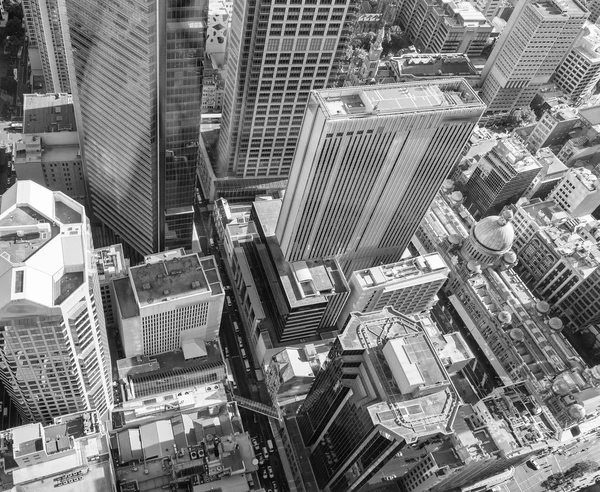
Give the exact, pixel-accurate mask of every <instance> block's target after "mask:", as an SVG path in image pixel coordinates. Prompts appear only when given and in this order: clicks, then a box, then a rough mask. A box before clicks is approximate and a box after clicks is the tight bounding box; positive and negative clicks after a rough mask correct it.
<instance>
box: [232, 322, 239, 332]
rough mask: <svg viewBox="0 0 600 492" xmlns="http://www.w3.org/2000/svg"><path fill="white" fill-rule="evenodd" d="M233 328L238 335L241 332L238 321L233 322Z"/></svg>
mask: <svg viewBox="0 0 600 492" xmlns="http://www.w3.org/2000/svg"><path fill="white" fill-rule="evenodd" d="M233 328H234V329H235V332H236V333H239V332H240V325H238V324H237V321H234V322H233Z"/></svg>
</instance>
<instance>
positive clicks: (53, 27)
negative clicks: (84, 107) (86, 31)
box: [23, 0, 71, 93]
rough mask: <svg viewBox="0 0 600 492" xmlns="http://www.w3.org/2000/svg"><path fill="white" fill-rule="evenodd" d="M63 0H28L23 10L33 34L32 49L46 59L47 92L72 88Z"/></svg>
mask: <svg viewBox="0 0 600 492" xmlns="http://www.w3.org/2000/svg"><path fill="white" fill-rule="evenodd" d="M59 4H60V2H59V0H44V1H42V2H39V1H37V0H25V1H24V2H23V14H24V16H25V23H26V25H27V34H28V35H29V45H28V47H29V49H30V52H32V54H33V56H36V57H37V56H38V55H37V53H38V52H39V57H40V59H41V62H42V70H43V73H44V85H45V89H46V92H64V93H70V92H71V82H70V77H69V67H68V64H67V50H66V49H65V39H64V36H63V28H64V26H63V23H64V19H63V18H62V17H61V15H60V6H59Z"/></svg>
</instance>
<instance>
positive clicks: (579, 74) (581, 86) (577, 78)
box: [554, 22, 600, 101]
mask: <svg viewBox="0 0 600 492" xmlns="http://www.w3.org/2000/svg"><path fill="white" fill-rule="evenodd" d="M599 80H600V27H599V26H596V25H594V24H592V23H591V22H586V23H585V26H584V28H583V32H582V37H581V39H580V40H579V41H578V42H577V43H575V45H574V46H573V47H572V48H571V49H570V50H569V52H568V53H567V56H566V58H565V59H564V60H563V62H562V63H561V64H560V65H559V66H558V68H557V69H556V75H555V77H554V82H556V84H557V85H558V86H559V87H560V88H561V89H562V90H564V91H565V92H566V93H567V94H569V95H570V96H571V97H572V98H573V99H574V100H575V101H577V100H578V99H580V98H581V97H582V96H584V95H587V94H589V93H593V92H594V89H595V87H596V84H597V83H598V81H599Z"/></svg>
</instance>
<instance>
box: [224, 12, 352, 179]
mask: <svg viewBox="0 0 600 492" xmlns="http://www.w3.org/2000/svg"><path fill="white" fill-rule="evenodd" d="M355 8H356V6H355V4H354V3H353V2H350V1H349V0H335V2H333V1H332V2H329V3H325V2H321V3H320V4H319V5H318V6H317V4H316V3H315V2H313V0H306V1H300V2H296V1H291V0H285V1H284V0H281V2H280V3H276V2H271V1H270V0H269V1H267V0H261V1H258V2H250V1H248V0H244V1H240V2H236V3H235V4H234V8H233V15H232V23H231V37H230V39H229V46H228V60H227V76H226V82H225V84H226V85H225V98H224V101H223V123H222V125H221V134H220V137H219V144H218V162H217V169H216V170H215V173H216V175H217V176H218V177H225V176H229V177H231V178H232V179H233V178H244V179H242V180H239V182H240V186H244V184H245V185H246V186H247V187H248V188H253V189H254V188H260V187H261V186H268V183H270V182H273V181H281V180H282V179H283V180H285V179H286V178H287V177H288V175H289V172H290V167H291V165H292V158H293V156H294V152H295V150H296V147H297V146H299V145H300V141H299V134H300V126H301V124H302V118H303V117H304V113H305V111H306V106H307V103H308V100H309V94H310V91H311V90H312V89H323V88H325V87H326V86H330V85H332V84H336V77H337V71H336V67H335V65H336V59H337V58H338V57H340V56H342V53H343V49H344V47H345V43H346V41H347V39H348V35H349V34H350V27H349V21H350V20H351V18H352V15H353V12H354V9H355Z"/></svg>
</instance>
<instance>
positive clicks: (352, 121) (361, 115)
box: [276, 79, 485, 275]
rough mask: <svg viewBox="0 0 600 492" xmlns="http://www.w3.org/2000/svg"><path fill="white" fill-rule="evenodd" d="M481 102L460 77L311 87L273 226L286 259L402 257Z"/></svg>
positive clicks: (352, 263) (377, 260)
mask: <svg viewBox="0 0 600 492" xmlns="http://www.w3.org/2000/svg"><path fill="white" fill-rule="evenodd" d="M484 109H485V106H484V105H483V103H482V102H481V100H480V99H479V98H478V97H477V95H476V94H475V92H474V91H473V90H472V88H471V87H470V86H469V85H468V84H467V83H466V82H465V81H464V80H462V79H453V80H444V79H443V80H436V81H432V82H419V83H410V84H391V85H386V86H377V87H375V86H362V87H350V88H344V89H327V90H322V91H315V92H313V93H312V94H311V98H310V103H309V105H308V109H307V113H306V116H305V118H304V123H303V125H302V132H301V134H300V140H299V142H298V150H297V152H296V155H295V157H294V164H293V167H292V172H291V175H290V180H289V186H288V191H287V193H286V195H285V198H284V200H283V206H282V210H281V214H280V216H279V220H278V222H277V228H276V235H277V239H278V240H279V243H280V245H281V249H282V251H283V253H284V255H285V257H286V259H287V260H288V261H297V260H306V259H311V258H328V257H336V258H338V259H339V261H340V264H341V266H342V269H343V270H344V272H345V273H346V275H347V274H348V272H351V271H354V270H358V269H359V268H369V267H371V266H374V265H379V264H382V263H384V264H385V263H393V262H396V261H399V260H400V257H401V255H402V252H403V251H404V249H405V248H406V246H407V245H408V242H409V241H410V238H411V236H412V235H413V234H414V232H415V230H416V229H417V227H418V225H419V222H420V221H421V219H422V218H423V215H424V214H425V212H426V210H427V207H428V206H429V204H430V203H431V201H432V200H433V197H434V196H435V193H436V192H437V190H438V189H439V187H440V185H441V184H442V181H443V180H444V178H445V177H446V175H447V174H448V172H449V171H450V168H451V167H452V165H453V164H454V163H455V161H456V159H458V157H459V156H460V152H461V150H462V148H463V147H464V144H465V143H466V141H467V139H468V138H469V135H470V133H471V130H472V129H473V127H474V126H475V124H476V123H477V121H478V120H479V117H480V116H481V114H482V113H483V111H484Z"/></svg>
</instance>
